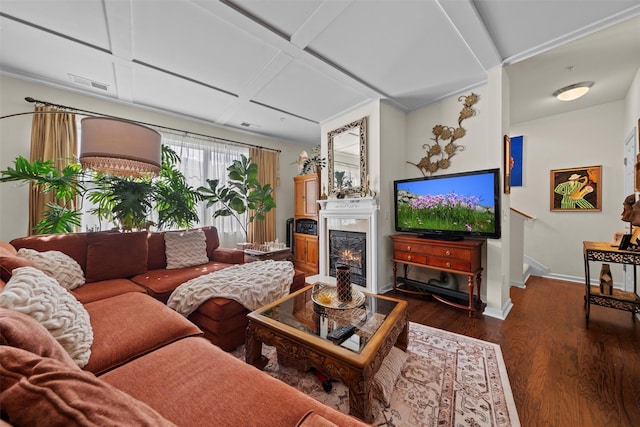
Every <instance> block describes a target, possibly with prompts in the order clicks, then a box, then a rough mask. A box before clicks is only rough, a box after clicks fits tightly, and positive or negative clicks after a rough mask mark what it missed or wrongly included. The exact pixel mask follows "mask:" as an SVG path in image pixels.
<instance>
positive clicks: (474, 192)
mask: <svg viewBox="0 0 640 427" xmlns="http://www.w3.org/2000/svg"><path fill="white" fill-rule="evenodd" d="M499 178H500V170H499V169H487V170H481V171H473V172H463V173H457V174H449V175H435V176H429V177H423V178H415V179H406V180H398V181H395V182H394V190H395V191H394V194H395V220H396V221H395V227H396V231H406V232H412V233H419V234H421V235H423V236H424V237H426V238H440V239H460V238H464V237H480V238H482V237H485V238H494V239H497V238H500V198H499V195H500V180H499Z"/></svg>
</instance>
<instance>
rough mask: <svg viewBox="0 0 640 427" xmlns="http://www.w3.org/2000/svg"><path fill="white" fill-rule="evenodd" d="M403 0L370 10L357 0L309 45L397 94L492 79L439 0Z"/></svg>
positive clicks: (367, 80) (373, 4) (458, 85)
mask: <svg viewBox="0 0 640 427" xmlns="http://www.w3.org/2000/svg"><path fill="white" fill-rule="evenodd" d="M398 3H402V7H401V8H400V7H397V6H398V5H397V3H396V2H373V3H372V4H367V8H365V9H363V8H362V7H361V4H360V3H353V4H352V5H351V6H350V7H349V8H347V9H346V10H345V11H344V13H343V14H342V15H340V16H339V17H338V18H336V19H335V20H334V21H333V22H332V23H331V25H329V26H328V27H327V28H326V29H325V31H324V32H323V33H322V34H320V35H319V36H318V37H317V38H316V39H315V40H313V41H312V42H311V43H310V45H309V48H310V49H312V50H313V51H315V52H318V53H319V54H320V55H322V56H323V57H325V58H327V59H329V60H330V61H332V62H334V63H337V64H340V65H341V66H342V67H344V68H345V69H346V70H348V71H349V72H351V73H353V74H355V75H357V76H360V77H362V78H363V80H364V81H365V82H367V83H369V84H370V85H372V86H374V87H377V88H380V89H381V90H383V91H384V92H385V93H386V94H388V95H390V96H392V97H395V96H397V95H400V96H403V95H406V94H409V93H413V92H421V91H426V92H428V88H429V87H435V86H436V85H438V86H439V85H442V84H443V83H447V82H451V83H455V85H456V86H457V87H458V88H460V87H461V86H462V85H461V84H460V82H469V81H470V80H473V81H481V80H484V79H485V78H486V73H485V71H484V69H483V68H482V67H481V65H480V64H479V62H478V61H477V60H476V58H475V57H474V56H473V55H470V52H469V48H468V46H467V44H466V43H465V42H464V40H462V38H461V37H460V36H459V34H458V32H457V31H456V29H455V28H454V27H453V26H452V25H451V23H450V21H449V20H448V18H447V16H446V15H445V14H444V13H443V12H442V9H441V8H439V7H438V5H437V4H436V3H433V2H407V1H403V2H398ZM388 28H389V29H391V28H392V29H393V31H388V30H386V29H388ZM442 40H447V42H446V43H442ZM380 58H384V61H381V60H380ZM435 82H437V83H435ZM403 99H410V97H406V98H403ZM417 106H418V105H407V108H409V109H413V108H415V107H417Z"/></svg>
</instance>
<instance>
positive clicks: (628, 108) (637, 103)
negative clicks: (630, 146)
mask: <svg viewBox="0 0 640 427" xmlns="http://www.w3.org/2000/svg"><path fill="white" fill-rule="evenodd" d="M624 112H625V115H624V126H623V130H624V131H625V132H626V133H625V135H629V132H631V129H633V128H634V127H636V135H637V137H638V138H637V142H638V146H640V68H638V72H637V73H636V76H635V77H634V79H633V82H632V83H631V86H630V87H629V91H628V92H627V96H626V97H625V100H624ZM636 151H638V150H636Z"/></svg>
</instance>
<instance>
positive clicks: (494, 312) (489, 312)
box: [483, 298, 513, 320]
mask: <svg viewBox="0 0 640 427" xmlns="http://www.w3.org/2000/svg"><path fill="white" fill-rule="evenodd" d="M512 308H513V302H512V301H511V298H509V299H508V300H507V301H506V302H505V303H504V305H503V306H502V310H499V309H495V308H490V307H489V308H485V309H484V313H483V314H484V315H485V316H489V317H494V318H496V319H500V320H505V319H506V318H507V316H508V315H509V313H510V312H511V309H512Z"/></svg>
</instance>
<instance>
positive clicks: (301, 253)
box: [293, 233, 307, 263]
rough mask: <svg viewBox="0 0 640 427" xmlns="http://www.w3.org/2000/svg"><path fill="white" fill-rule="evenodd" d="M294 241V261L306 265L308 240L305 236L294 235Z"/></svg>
mask: <svg viewBox="0 0 640 427" xmlns="http://www.w3.org/2000/svg"><path fill="white" fill-rule="evenodd" d="M293 241H294V246H293V247H294V248H295V250H294V254H293V259H294V261H295V262H296V263H306V262H307V239H306V236H305V235H304V234H298V233H294V234H293Z"/></svg>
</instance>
